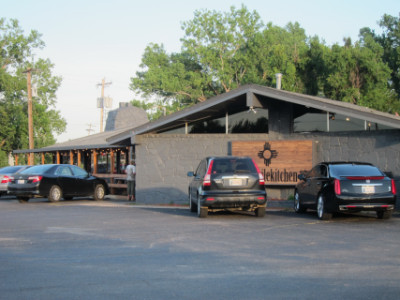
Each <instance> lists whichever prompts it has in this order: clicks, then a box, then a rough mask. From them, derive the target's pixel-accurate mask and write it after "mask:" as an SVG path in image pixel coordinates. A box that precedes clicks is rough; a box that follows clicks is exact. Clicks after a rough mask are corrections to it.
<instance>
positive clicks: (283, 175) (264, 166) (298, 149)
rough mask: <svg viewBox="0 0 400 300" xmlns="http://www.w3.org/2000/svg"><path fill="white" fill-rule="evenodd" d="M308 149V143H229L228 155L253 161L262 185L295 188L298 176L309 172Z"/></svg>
mask: <svg viewBox="0 0 400 300" xmlns="http://www.w3.org/2000/svg"><path fill="white" fill-rule="evenodd" d="M312 149H313V142H312V141H310V140H307V141H233V142H232V155H234V156H249V157H251V158H252V159H254V161H255V162H256V164H257V165H258V167H259V168H260V171H261V172H262V173H263V175H264V178H265V184H266V185H294V184H296V183H297V182H298V178H297V176H298V175H299V174H300V172H302V171H305V170H310V169H311V168H312V154H313V153H312Z"/></svg>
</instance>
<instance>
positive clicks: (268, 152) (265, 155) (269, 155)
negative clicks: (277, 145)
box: [258, 142, 278, 167]
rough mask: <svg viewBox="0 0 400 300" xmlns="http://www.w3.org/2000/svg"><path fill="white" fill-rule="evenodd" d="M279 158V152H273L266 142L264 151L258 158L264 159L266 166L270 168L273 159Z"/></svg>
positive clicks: (259, 153)
mask: <svg viewBox="0 0 400 300" xmlns="http://www.w3.org/2000/svg"><path fill="white" fill-rule="evenodd" d="M277 156H278V151H276V150H272V149H271V145H270V143H268V142H266V143H265V144H264V150H261V151H260V152H258V157H259V158H263V159H264V164H265V165H266V166H267V167H269V165H270V164H271V159H273V158H276V157H277Z"/></svg>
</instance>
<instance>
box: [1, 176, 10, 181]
mask: <svg viewBox="0 0 400 300" xmlns="http://www.w3.org/2000/svg"><path fill="white" fill-rule="evenodd" d="M10 181H11V177H8V176H7V175H4V177H3V179H2V180H1V183H9V182H10Z"/></svg>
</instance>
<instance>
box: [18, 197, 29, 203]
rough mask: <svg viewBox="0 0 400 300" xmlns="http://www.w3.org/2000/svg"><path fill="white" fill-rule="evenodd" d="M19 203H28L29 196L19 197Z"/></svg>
mask: <svg viewBox="0 0 400 300" xmlns="http://www.w3.org/2000/svg"><path fill="white" fill-rule="evenodd" d="M17 199H18V201H19V203H26V202H28V201H29V197H18V198H17Z"/></svg>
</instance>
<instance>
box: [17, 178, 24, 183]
mask: <svg viewBox="0 0 400 300" xmlns="http://www.w3.org/2000/svg"><path fill="white" fill-rule="evenodd" d="M17 183H18V184H24V183H25V180H22V179H19V180H18V181H17Z"/></svg>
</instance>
